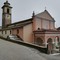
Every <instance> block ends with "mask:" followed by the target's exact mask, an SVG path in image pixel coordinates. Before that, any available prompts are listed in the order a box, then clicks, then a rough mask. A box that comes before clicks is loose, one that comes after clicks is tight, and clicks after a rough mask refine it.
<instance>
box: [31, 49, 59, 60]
mask: <svg viewBox="0 0 60 60" xmlns="http://www.w3.org/2000/svg"><path fill="white" fill-rule="evenodd" d="M31 50H32V51H33V52H34V53H36V54H38V55H40V56H42V57H44V58H45V59H46V60H60V53H54V54H44V53H41V52H40V51H38V50H36V49H31Z"/></svg>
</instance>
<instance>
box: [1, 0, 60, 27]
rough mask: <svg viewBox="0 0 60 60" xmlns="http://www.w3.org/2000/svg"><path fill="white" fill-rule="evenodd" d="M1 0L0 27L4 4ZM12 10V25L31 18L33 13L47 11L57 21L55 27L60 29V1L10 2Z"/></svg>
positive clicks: (25, 0) (22, 0)
mask: <svg viewBox="0 0 60 60" xmlns="http://www.w3.org/2000/svg"><path fill="white" fill-rule="evenodd" d="M5 1H6V0H0V26H1V24H2V9H1V7H2V6H3V3H4V2H5ZM8 1H9V3H10V4H11V6H12V7H13V8H12V23H14V22H18V21H21V20H25V19H28V18H31V16H32V13H33V11H34V12H35V14H38V13H40V12H43V11H44V10H45V7H46V10H47V11H48V12H49V13H50V14H51V15H52V17H53V18H54V19H55V21H56V22H55V24H56V25H55V26H56V27H60V0H8Z"/></svg>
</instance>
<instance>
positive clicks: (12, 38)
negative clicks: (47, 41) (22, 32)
mask: <svg viewBox="0 0 60 60" xmlns="http://www.w3.org/2000/svg"><path fill="white" fill-rule="evenodd" d="M7 39H11V40H20V41H23V40H22V39H21V38H20V37H19V36H17V35H9V36H7Z"/></svg>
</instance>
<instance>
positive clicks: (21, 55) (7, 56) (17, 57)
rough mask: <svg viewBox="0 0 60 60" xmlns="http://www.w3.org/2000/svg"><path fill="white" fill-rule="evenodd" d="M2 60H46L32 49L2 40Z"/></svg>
mask: <svg viewBox="0 0 60 60" xmlns="http://www.w3.org/2000/svg"><path fill="white" fill-rule="evenodd" d="M0 60H46V59H45V58H44V57H43V56H40V55H39V54H37V53H34V52H33V51H32V50H31V49H30V48H28V47H25V46H22V45H18V44H16V43H12V42H8V41H4V40H2V39H0Z"/></svg>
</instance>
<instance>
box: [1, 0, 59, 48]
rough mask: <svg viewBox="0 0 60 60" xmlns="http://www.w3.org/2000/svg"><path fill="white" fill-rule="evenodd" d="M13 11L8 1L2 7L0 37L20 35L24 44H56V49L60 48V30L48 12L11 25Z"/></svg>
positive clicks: (33, 15)
mask: <svg viewBox="0 0 60 60" xmlns="http://www.w3.org/2000/svg"><path fill="white" fill-rule="evenodd" d="M11 9H12V7H11V6H10V3H8V1H6V2H5V3H4V5H3V7H2V29H0V36H4V37H6V38H7V36H8V35H11V34H12V35H18V36H19V37H20V38H21V39H23V41H24V42H28V43H33V44H36V45H39V46H47V44H54V45H55V47H59V46H58V43H59V42H60V29H59V28H55V20H54V18H53V17H52V16H51V15H50V13H49V12H48V11H47V10H44V11H43V12H41V13H39V14H36V15H35V13H34V12H33V13H32V17H31V18H29V19H26V20H23V21H19V22H15V23H11V14H12V13H11ZM50 46H51V45H50ZM51 48H52V47H51Z"/></svg>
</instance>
